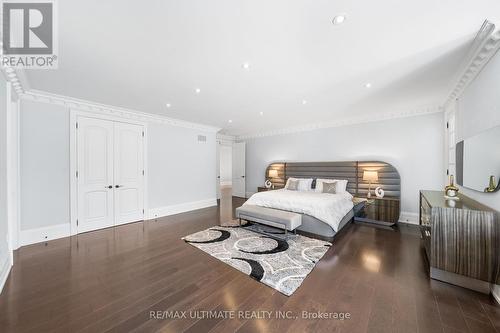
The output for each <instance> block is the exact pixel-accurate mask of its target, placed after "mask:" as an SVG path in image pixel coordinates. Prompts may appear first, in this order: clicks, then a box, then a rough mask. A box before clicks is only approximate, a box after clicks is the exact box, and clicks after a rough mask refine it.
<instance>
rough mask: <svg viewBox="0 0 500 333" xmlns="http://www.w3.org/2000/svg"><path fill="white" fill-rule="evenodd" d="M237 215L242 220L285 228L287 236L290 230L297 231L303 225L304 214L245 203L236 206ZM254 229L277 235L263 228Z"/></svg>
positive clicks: (273, 235) (269, 234)
mask: <svg viewBox="0 0 500 333" xmlns="http://www.w3.org/2000/svg"><path fill="white" fill-rule="evenodd" d="M236 217H237V218H238V219H239V220H240V221H241V220H247V221H251V222H256V223H258V224H263V225H266V226H270V227H273V228H279V229H283V230H284V234H285V237H286V236H287V232H288V231H293V232H295V231H296V229H297V228H298V227H300V226H301V225H302V215H300V214H297V213H293V212H287V211H284V210H279V209H273V208H266V207H260V206H255V205H244V206H241V207H238V208H236ZM254 231H257V232H260V233H263V234H266V235H268V236H272V237H277V235H276V234H273V233H270V232H266V231H265V230H263V229H259V228H257V229H254Z"/></svg>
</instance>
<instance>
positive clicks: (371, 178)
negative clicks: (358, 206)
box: [363, 170, 378, 182]
mask: <svg viewBox="0 0 500 333" xmlns="http://www.w3.org/2000/svg"><path fill="white" fill-rule="evenodd" d="M363 180H364V181H367V182H376V181H378V172H377V171H370V170H365V171H364V172H363Z"/></svg>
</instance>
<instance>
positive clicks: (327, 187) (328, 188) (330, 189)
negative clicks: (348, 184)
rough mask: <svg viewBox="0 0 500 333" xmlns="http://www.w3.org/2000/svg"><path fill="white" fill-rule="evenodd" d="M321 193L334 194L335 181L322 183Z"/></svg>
mask: <svg viewBox="0 0 500 333" xmlns="http://www.w3.org/2000/svg"><path fill="white" fill-rule="evenodd" d="M323 193H330V194H336V193H337V182H335V183H323Z"/></svg>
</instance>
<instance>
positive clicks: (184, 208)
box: [148, 198, 217, 220]
mask: <svg viewBox="0 0 500 333" xmlns="http://www.w3.org/2000/svg"><path fill="white" fill-rule="evenodd" d="M212 206H217V199H215V198H213V199H206V200H200V201H192V202H186V203H182V204H177V205H171V206H165V207H159V208H152V209H150V210H149V212H148V219H149V220H152V219H156V218H159V217H164V216H170V215H175V214H180V213H185V212H189V211H192V210H196V209H202V208H207V207H212Z"/></svg>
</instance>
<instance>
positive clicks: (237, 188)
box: [232, 142, 246, 198]
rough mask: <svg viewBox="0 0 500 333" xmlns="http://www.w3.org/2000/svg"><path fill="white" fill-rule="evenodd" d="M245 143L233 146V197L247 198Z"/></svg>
mask: <svg viewBox="0 0 500 333" xmlns="http://www.w3.org/2000/svg"><path fill="white" fill-rule="evenodd" d="M245 177H246V174H245V142H240V143H235V144H233V185H232V186H233V196H235V197H241V198H245V197H246V186H245V183H246V180H245Z"/></svg>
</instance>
